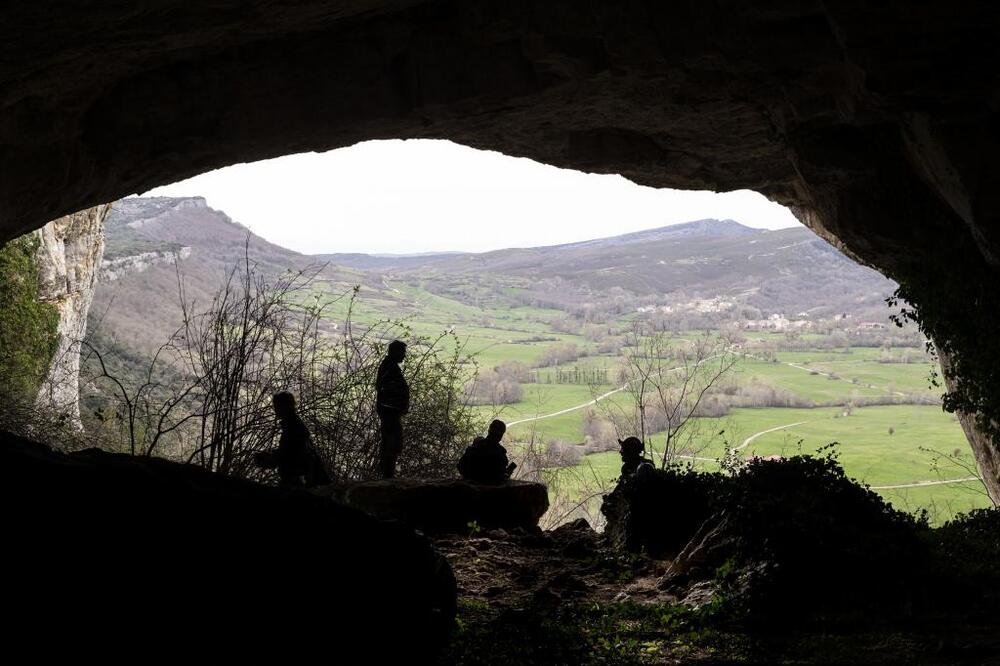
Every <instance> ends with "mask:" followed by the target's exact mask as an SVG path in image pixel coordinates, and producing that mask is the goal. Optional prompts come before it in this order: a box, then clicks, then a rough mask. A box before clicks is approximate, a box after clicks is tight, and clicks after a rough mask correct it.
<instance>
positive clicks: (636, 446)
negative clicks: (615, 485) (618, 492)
mask: <svg viewBox="0 0 1000 666" xmlns="http://www.w3.org/2000/svg"><path fill="white" fill-rule="evenodd" d="M618 446H620V447H621V455H622V476H628V475H629V474H635V473H636V472H637V471H638V470H639V467H641V466H643V465H649V466H650V467H653V461H652V460H650V459H649V458H647V457H645V456H644V455H642V454H643V451H645V449H646V445H645V444H643V443H642V440H641V439H639V438H638V437H627V438H625V439H619V440H618Z"/></svg>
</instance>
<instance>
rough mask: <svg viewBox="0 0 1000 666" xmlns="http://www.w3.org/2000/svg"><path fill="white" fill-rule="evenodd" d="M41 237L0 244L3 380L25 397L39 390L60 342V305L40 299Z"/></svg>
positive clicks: (0, 367) (0, 368)
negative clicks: (38, 252) (38, 262)
mask: <svg viewBox="0 0 1000 666" xmlns="http://www.w3.org/2000/svg"><path fill="white" fill-rule="evenodd" d="M38 243H39V241H38V239H37V238H36V237H34V236H31V235H28V236H22V237H21V238H18V239H15V240H12V241H10V242H8V243H7V244H5V245H3V246H2V247H0V350H2V354H0V386H2V387H3V388H2V390H3V391H5V392H7V393H8V394H9V395H11V396H17V397H20V398H25V397H30V396H33V395H34V394H35V393H37V391H38V388H39V385H40V384H41V382H42V380H43V379H45V375H46V373H47V372H48V369H49V364H50V363H51V361H52V355H53V354H54V353H55V351H56V348H57V347H58V345H59V334H58V332H57V327H58V325H59V311H58V310H57V309H56V308H55V306H53V305H51V304H48V303H42V302H39V300H38V266H37V265H36V263H35V251H36V250H37V249H38Z"/></svg>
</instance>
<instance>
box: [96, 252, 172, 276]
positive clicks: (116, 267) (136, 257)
mask: <svg viewBox="0 0 1000 666" xmlns="http://www.w3.org/2000/svg"><path fill="white" fill-rule="evenodd" d="M190 256H191V248H190V247H182V248H181V249H179V250H177V251H176V252H173V251H163V252H140V253H139V254H133V255H130V256H127V257H117V258H115V259H105V260H104V261H102V262H101V270H100V274H99V275H100V277H99V279H100V281H101V282H114V281H115V280H118V279H120V278H123V277H125V276H126V275H129V274H131V273H142V272H143V271H146V270H149V269H150V268H152V267H153V266H158V265H160V264H173V263H175V262H177V261H182V260H184V259H187V258H188V257H190Z"/></svg>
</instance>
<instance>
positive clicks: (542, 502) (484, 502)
mask: <svg viewBox="0 0 1000 666" xmlns="http://www.w3.org/2000/svg"><path fill="white" fill-rule="evenodd" d="M317 492H318V493H320V494H325V495H328V496H332V497H334V498H335V499H337V500H339V501H341V502H343V503H344V504H347V505H348V506H351V507H355V508H358V509H361V510H362V511H365V512H366V513H369V514H371V515H373V516H375V517H377V518H383V519H392V520H398V521H400V522H403V523H406V524H407V525H410V526H412V527H415V528H416V529H419V530H422V531H424V532H427V533H430V534H441V533H461V532H468V531H469V529H470V524H472V523H475V524H476V525H478V526H479V527H481V528H484V529H494V528H502V529H512V528H518V527H520V528H525V529H531V530H534V529H537V528H538V520H539V519H540V518H541V517H542V514H544V513H545V511H546V510H548V508H549V496H548V489H547V488H546V487H545V485H544V484H541V483H532V482H528V481H507V482H505V483H502V484H498V485H485V484H478V483H470V482H468V481H464V480H461V479H384V480H379V481H365V482H361V483H355V484H349V485H340V486H328V487H326V488H324V489H320V490H318V491H317Z"/></svg>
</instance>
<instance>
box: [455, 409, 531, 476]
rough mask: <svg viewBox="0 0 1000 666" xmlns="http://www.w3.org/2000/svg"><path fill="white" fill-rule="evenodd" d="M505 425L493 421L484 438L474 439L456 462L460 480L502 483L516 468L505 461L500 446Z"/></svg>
mask: <svg viewBox="0 0 1000 666" xmlns="http://www.w3.org/2000/svg"><path fill="white" fill-rule="evenodd" d="M505 432H507V424H506V423H504V422H503V421H499V420H494V421H493V422H492V423H490V429H489V432H488V433H487V435H486V437H476V438H475V439H474V440H473V441H472V444H471V445H470V446H469V447H468V448H466V449H465V453H463V454H462V458H461V459H460V460H459V461H458V471H459V473H460V474H461V475H462V478H464V479H466V480H467V481H472V482H473V483H503V482H504V481H506V480H507V479H509V478H510V475H511V473H512V472H513V471H514V469H515V468H516V467H517V465H516V464H514V463H512V462H509V461H508V460H507V449H505V448H504V447H503V446H502V445H501V444H500V440H501V439H503V435H504V433H505Z"/></svg>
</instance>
